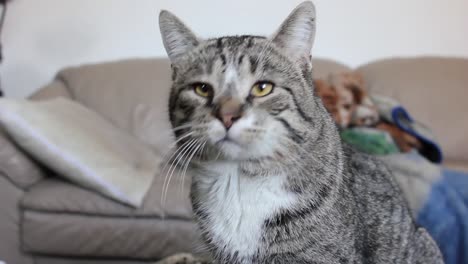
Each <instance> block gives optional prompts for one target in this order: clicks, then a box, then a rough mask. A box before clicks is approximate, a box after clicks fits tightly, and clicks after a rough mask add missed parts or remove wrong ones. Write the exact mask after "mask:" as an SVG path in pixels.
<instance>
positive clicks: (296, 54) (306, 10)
mask: <svg viewBox="0 0 468 264" xmlns="http://www.w3.org/2000/svg"><path fill="white" fill-rule="evenodd" d="M314 38H315V6H314V4H313V3H312V2H309V1H307V2H303V3H302V4H300V5H299V6H297V7H296V8H295V9H294V10H293V11H292V12H291V14H289V16H288V18H286V20H285V21H284V22H283V24H281V26H280V28H279V29H278V30H277V31H276V33H275V34H274V35H273V37H272V41H273V43H275V44H276V45H277V46H278V47H280V48H281V49H282V50H283V51H284V52H285V54H286V55H287V56H288V57H291V58H293V59H294V60H297V59H299V58H301V57H302V58H303V57H305V58H309V56H310V51H311V49H312V45H313V44H314Z"/></svg>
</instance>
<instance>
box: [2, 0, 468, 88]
mask: <svg viewBox="0 0 468 264" xmlns="http://www.w3.org/2000/svg"><path fill="white" fill-rule="evenodd" d="M299 2H301V0H289V1H286V0H282V1H273V0H197V1H194V0H185V1H182V0H157V1H156V0H13V2H12V3H11V4H10V8H9V10H8V11H9V12H8V17H7V21H6V24H5V28H4V32H3V36H2V38H3V43H4V57H5V60H4V63H3V65H1V78H2V84H3V90H4V91H5V92H6V94H7V95H8V96H13V97H24V96H26V95H28V94H30V93H32V92H33V91H34V90H35V89H37V88H39V86H41V85H43V84H46V83H47V82H48V81H49V80H50V79H51V78H52V77H53V75H54V74H55V73H56V71H57V70H58V69H60V68H61V67H63V66H67V65H75V64H81V63H88V62H98V61H103V60H114V59H119V58H127V57H148V56H165V51H164V48H163V46H162V43H161V40H160V36H159V29H158V26H157V14H158V11H159V10H160V9H162V8H164V9H168V10H171V11H173V12H174V13H176V14H177V15H178V16H179V17H181V18H182V19H183V20H184V21H185V22H187V24H189V26H190V27H191V28H192V29H193V30H194V31H196V32H197V33H198V34H199V35H201V36H204V37H210V36H211V37H213V36H219V35H220V34H223V35H227V34H245V33H248V34H263V35H265V34H270V33H272V32H273V31H274V30H275V29H276V27H277V26H278V25H279V24H280V22H281V21H282V19H283V18H284V17H285V16H286V15H287V14H288V13H289V12H290V11H291V10H292V8H293V7H294V6H295V5H297V4H298V3H299ZM315 3H316V6H317V12H318V33H317V37H316V46H315V47H314V55H315V56H320V57H329V58H334V59H337V60H340V61H342V62H344V63H347V64H350V65H352V66H356V65H359V64H362V63H365V62H368V61H371V60H374V59H378V58H382V57H388V56H407V55H422V54H424V55H425V54H431V55H449V56H463V57H468V15H466V12H467V11H468V1H467V0H392V1H376V0H315Z"/></svg>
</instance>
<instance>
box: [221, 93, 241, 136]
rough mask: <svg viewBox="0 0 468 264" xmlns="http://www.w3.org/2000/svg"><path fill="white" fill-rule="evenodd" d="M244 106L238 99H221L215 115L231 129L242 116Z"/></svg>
mask: <svg viewBox="0 0 468 264" xmlns="http://www.w3.org/2000/svg"><path fill="white" fill-rule="evenodd" d="M242 108H243V107H242V104H241V103H240V102H239V101H238V100H235V99H228V100H221V101H220V103H219V105H218V107H217V109H216V111H215V116H216V117H217V118H218V119H219V120H220V121H221V122H222V123H223V125H224V127H225V128H226V129H229V128H230V127H231V126H232V124H234V122H236V121H237V120H239V119H240V118H241V117H242V115H243V111H242Z"/></svg>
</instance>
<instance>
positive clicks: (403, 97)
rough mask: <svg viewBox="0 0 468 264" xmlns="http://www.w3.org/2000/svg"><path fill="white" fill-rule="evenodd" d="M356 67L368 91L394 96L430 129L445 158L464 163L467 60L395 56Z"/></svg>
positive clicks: (466, 156)
mask: <svg viewBox="0 0 468 264" xmlns="http://www.w3.org/2000/svg"><path fill="white" fill-rule="evenodd" d="M357 70H358V71H360V72H362V74H363V75H364V78H365V80H366V83H367V85H368V88H369V89H370V90H371V92H376V93H380V94H385V95H389V96H392V97H394V98H396V99H397V100H398V101H400V102H401V104H402V105H403V106H405V107H406V108H407V109H408V110H409V112H410V114H411V115H412V116H413V117H414V118H415V119H416V120H418V121H420V122H422V123H423V124H425V125H427V126H428V127H430V128H431V129H432V130H433V132H434V134H435V136H436V138H437V140H438V141H439V142H440V144H441V145H442V150H443V152H444V154H445V155H444V156H445V159H446V160H450V161H466V162H468V59H457V58H436V57H421V58H395V59H386V60H380V61H376V62H372V63H369V64H367V65H363V66H361V67H359V68H358V69H357Z"/></svg>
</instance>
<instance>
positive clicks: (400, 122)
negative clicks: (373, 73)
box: [371, 94, 442, 163]
mask: <svg viewBox="0 0 468 264" xmlns="http://www.w3.org/2000/svg"><path fill="white" fill-rule="evenodd" d="M371 98H372V101H373V102H374V103H375V105H376V106H377V109H378V111H379V115H380V117H381V118H382V119H384V120H385V121H387V122H390V123H392V124H395V125H396V126H398V128H400V129H402V130H403V131H405V132H407V133H409V134H410V135H413V136H414V137H416V138H417V139H419V140H420V141H421V143H422V148H421V149H420V150H419V151H420V153H421V154H422V155H423V156H424V157H426V158H427V159H429V160H430V161H432V162H435V163H441V162H442V150H441V148H440V146H439V144H437V142H436V140H435V138H434V136H433V135H432V133H431V131H430V129H429V128H428V127H426V126H424V125H423V124H421V123H420V122H417V121H416V120H414V119H413V118H412V117H411V116H410V114H409V113H408V111H407V110H406V109H405V108H404V107H403V106H401V105H400V104H399V103H398V102H397V101H396V100H394V99H392V98H390V97H385V96H381V95H377V94H371Z"/></svg>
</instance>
